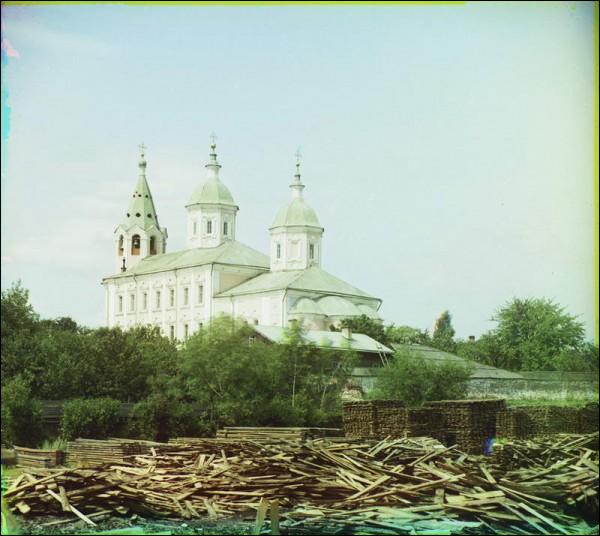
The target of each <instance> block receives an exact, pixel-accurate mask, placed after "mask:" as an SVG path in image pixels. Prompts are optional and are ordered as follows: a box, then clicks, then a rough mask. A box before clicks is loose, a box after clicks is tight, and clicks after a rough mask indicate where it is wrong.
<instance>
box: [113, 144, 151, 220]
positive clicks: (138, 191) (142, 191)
mask: <svg viewBox="0 0 600 536" xmlns="http://www.w3.org/2000/svg"><path fill="white" fill-rule="evenodd" d="M140 148H141V154H140V163H139V168H140V176H139V179H138V182H137V185H136V187H135V192H134V193H133V198H132V199H131V201H130V202H129V208H128V209H127V214H126V216H125V219H124V220H123V223H122V225H123V227H124V228H125V230H127V229H129V228H131V227H134V226H135V225H137V226H139V227H140V228H142V229H144V230H148V229H150V228H151V227H156V228H158V229H160V226H159V225H158V216H157V215H156V209H155V208H154V201H153V200H152V193H151V192H150V187H149V186H148V181H147V180H146V160H145V158H144V146H143V145H141V146H140Z"/></svg>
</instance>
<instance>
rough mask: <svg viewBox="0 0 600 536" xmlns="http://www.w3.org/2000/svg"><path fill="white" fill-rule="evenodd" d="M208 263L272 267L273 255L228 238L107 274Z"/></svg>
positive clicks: (112, 277)
mask: <svg viewBox="0 0 600 536" xmlns="http://www.w3.org/2000/svg"><path fill="white" fill-rule="evenodd" d="M204 264H231V265H237V266H252V267H255V268H264V269H268V268H269V257H267V256H266V255H264V254H263V253H260V252H259V251H256V250H255V249H252V248H251V247H249V246H246V245H244V244H242V243H241V242H237V241H235V240H228V241H227V242H224V243H223V244H221V245H220V246H217V247H215V248H193V249H184V250H181V251H175V252H173V253H163V254H161V255H151V256H149V257H144V258H143V259H142V260H141V261H140V262H139V263H138V264H136V265H135V266H133V267H132V268H129V269H128V270H127V271H125V272H122V273H119V274H115V275H113V276H110V277H107V278H106V279H116V278H119V277H127V276H130V275H141V274H151V273H155V272H166V271H168V270H175V269H176V268H187V267H191V266H201V265H204Z"/></svg>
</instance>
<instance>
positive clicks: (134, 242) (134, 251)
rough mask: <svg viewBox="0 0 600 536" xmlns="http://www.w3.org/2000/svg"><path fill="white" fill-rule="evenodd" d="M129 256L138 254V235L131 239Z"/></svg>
mask: <svg viewBox="0 0 600 536" xmlns="http://www.w3.org/2000/svg"><path fill="white" fill-rule="evenodd" d="M131 254H132V255H139V254H140V235H133V236H132V237H131Z"/></svg>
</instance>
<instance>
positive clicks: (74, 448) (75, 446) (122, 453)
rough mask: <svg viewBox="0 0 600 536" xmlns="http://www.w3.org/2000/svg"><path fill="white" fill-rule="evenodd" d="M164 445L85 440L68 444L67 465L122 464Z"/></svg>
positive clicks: (126, 441) (150, 442) (133, 441)
mask: <svg viewBox="0 0 600 536" xmlns="http://www.w3.org/2000/svg"><path fill="white" fill-rule="evenodd" d="M162 445H163V444H162V443H155V442H153V441H141V440H135V439H120V438H111V439H107V440H103V439H83V438H77V439H75V441H69V442H68V443H67V451H66V453H65V463H66V464H68V465H82V466H83V465H97V464H100V463H121V462H122V461H123V460H124V459H125V458H126V457H127V456H132V455H136V454H149V453H150V451H151V449H152V448H154V447H159V446H162Z"/></svg>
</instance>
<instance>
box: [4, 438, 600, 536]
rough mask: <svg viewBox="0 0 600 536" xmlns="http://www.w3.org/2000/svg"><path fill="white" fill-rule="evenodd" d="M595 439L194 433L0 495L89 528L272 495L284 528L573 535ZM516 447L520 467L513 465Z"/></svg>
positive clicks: (18, 509) (588, 485) (247, 504)
mask: <svg viewBox="0 0 600 536" xmlns="http://www.w3.org/2000/svg"><path fill="white" fill-rule="evenodd" d="M597 444H598V434H597V433H596V434H592V435H590V436H564V437H560V438H559V440H558V441H555V442H552V441H547V442H540V443H533V442H517V441H515V442H512V443H509V444H505V445H503V446H502V448H501V450H500V451H499V452H502V454H498V455H496V456H491V457H482V456H472V455H468V454H466V453H464V452H461V451H459V450H458V449H457V448H456V446H451V447H445V446H444V445H442V444H441V443H439V442H438V441H436V440H434V439H431V438H416V437H414V438H400V439H384V440H382V441H379V442H374V441H362V440H356V441H352V440H345V441H344V442H341V441H329V440H328V439H326V438H322V439H317V440H314V441H307V442H298V441H285V440H277V441H275V442H269V441H267V440H261V441H253V440H236V441H232V440H230V439H225V440H221V439H195V440H194V441H193V444H192V442H188V443H183V442H182V443H181V444H175V443H173V444H170V445H168V446H162V447H161V446H156V447H152V449H151V452H150V453H144V454H133V455H126V456H125V457H124V459H123V460H124V461H121V462H119V463H112V462H109V463H103V464H99V465H97V466H95V467H93V468H91V467H90V468H74V469H63V470H60V471H49V470H46V471H45V472H43V471H41V470H40V471H38V472H37V475H36V476H33V475H26V474H23V475H21V476H20V477H19V478H18V479H16V480H15V481H13V482H12V483H11V486H10V487H9V489H7V491H6V492H5V495H4V497H5V499H6V501H7V502H8V505H9V506H10V508H11V510H12V511H13V512H15V513H18V514H20V515H23V516H26V517H32V516H41V515H57V516H71V517H73V516H77V517H78V518H79V519H82V520H83V521H85V522H86V523H87V524H89V525H92V524H94V519H95V518H96V517H97V516H99V515H101V513H102V515H104V514H105V513H106V512H107V511H109V512H111V513H112V514H113V515H115V514H121V515H125V514H133V513H136V514H140V515H143V516H146V517H162V518H184V519H191V518H199V517H207V518H211V519H219V518H223V517H229V516H233V515H234V514H241V515H244V516H246V517H247V518H248V519H256V518H257V512H258V513H259V516H258V517H259V519H261V520H264V519H265V517H266V507H265V505H266V504H267V503H268V504H270V505H271V509H272V510H273V508H274V507H273V505H276V507H275V510H276V518H277V519H278V520H279V519H281V520H282V523H285V524H286V526H293V525H294V524H302V523H306V522H308V523H313V522H314V523H318V522H320V521H327V522H328V523H338V524H340V525H342V526H343V525H346V526H347V525H363V526H364V525H368V526H372V527H379V528H386V527H387V528H399V527H402V526H408V525H412V526H414V525H415V524H425V525H427V524H428V523H429V524H431V523H434V524H435V523H438V524H440V523H441V524H447V525H448V526H450V525H453V526H459V525H461V523H462V524H468V523H477V524H479V525H478V526H481V525H482V524H484V525H487V526H490V527H492V526H498V525H501V526H502V527H504V528H506V531H504V530H503V532H504V533H514V534H517V533H519V532H521V533H527V534H555V533H560V534H574V533H576V531H577V530H579V529H578V528H574V527H575V525H574V523H576V522H577V521H578V520H577V519H575V518H573V517H571V516H569V515H566V514H565V513H564V512H563V508H562V505H563V503H564V498H565V497H566V498H567V500H568V501H571V502H572V503H573V504H582V503H586V504H588V505H590V504H591V505H592V506H594V505H595V508H596V512H597V508H598V494H597V487H598V450H597ZM593 445H595V446H596V449H595V450H593V449H592V448H590V447H591V446H593ZM517 452H518V455H519V457H520V460H521V466H520V467H513V465H511V463H512V460H513V459H512V454H513V453H517ZM506 460H508V461H509V462H510V463H507V462H506ZM44 473H45V474H44ZM275 501H276V502H275ZM261 504H262V506H261ZM263 510H264V513H262V512H263ZM261 522H262V521H261ZM461 526H462V525H461ZM511 527H512V528H511ZM434 528H435V527H432V530H434ZM511 531H512V532H511Z"/></svg>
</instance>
